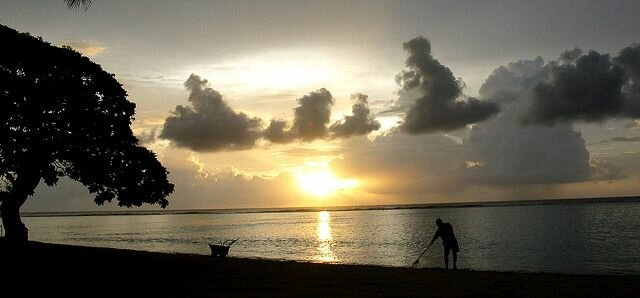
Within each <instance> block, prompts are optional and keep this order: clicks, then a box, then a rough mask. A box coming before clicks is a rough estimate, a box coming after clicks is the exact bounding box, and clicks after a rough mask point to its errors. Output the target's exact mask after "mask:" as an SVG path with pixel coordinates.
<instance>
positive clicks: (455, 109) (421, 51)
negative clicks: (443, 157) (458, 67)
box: [396, 36, 500, 134]
mask: <svg viewBox="0 0 640 298" xmlns="http://www.w3.org/2000/svg"><path fill="white" fill-rule="evenodd" d="M404 49H405V50H406V51H407V52H408V53H409V57H408V58H407V61H406V65H407V67H408V70H404V71H402V72H401V73H400V74H398V76H397V77H396V80H397V81H398V83H399V84H401V86H402V87H403V89H405V90H412V89H415V88H417V89H418V90H419V91H420V92H421V97H419V98H417V99H416V100H415V102H414V103H413V104H412V105H411V107H410V108H409V110H408V111H407V112H406V113H405V115H404V119H403V122H402V124H401V125H400V129H401V130H402V131H404V132H406V133H409V134H421V133H433V132H447V131H452V130H456V129H459V128H462V127H465V126H466V125H468V124H472V123H476V122H480V121H483V120H486V119H488V118H489V117H491V116H493V115H495V114H496V113H498V112H499V110H500V109H499V106H498V104H497V103H494V102H488V101H480V100H478V99H476V98H467V99H461V96H462V85H463V84H462V82H460V81H459V80H456V78H455V77H454V76H453V73H452V72H451V70H450V69H449V68H447V67H446V66H444V65H442V64H441V63H440V62H439V61H438V60H436V59H435V58H433V56H432V55H431V44H430V43H429V41H428V40H427V39H426V38H424V37H422V36H420V37H416V38H414V39H412V40H410V41H408V42H406V43H405V44H404Z"/></svg>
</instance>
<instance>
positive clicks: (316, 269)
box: [0, 242, 640, 297]
mask: <svg viewBox="0 0 640 298" xmlns="http://www.w3.org/2000/svg"><path fill="white" fill-rule="evenodd" d="M0 258H1V263H0V264H1V265H0V272H1V276H0V277H1V278H2V279H1V280H2V284H4V285H6V286H1V287H0V288H3V289H4V290H7V289H8V288H14V289H13V290H18V291H20V292H21V294H20V295H19V296H23V295H26V296H34V295H42V294H46V295H47V296H49V297H56V296H57V295H65V296H66V297H68V296H85V297H92V296H102V297H105V296H111V297H116V296H117V297H129V296H137V297H203V296H225V297H228V296H360V297H366V296H479V295H482V296H487V295H490V296H563V297H566V296H606V297H611V296H627V297H631V296H636V295H637V294H638V291H640V275H632V276H617V275H606V276H602V275H565V274H543V273H515V272H487V271H471V270H458V271H444V270H440V269H412V268H389V267H379V266H360V265H331V264H311V263H300V262H281V261H270V260H254V259H240V258H213V257H209V256H201V255H188V254H166V253H152V252H142V251H133V250H121V249H110V248H93V247H80V246H70V245H57V244H44V243H38V242H31V243H29V245H28V246H26V247H24V248H22V249H20V251H19V252H16V251H14V250H11V249H9V248H7V247H6V245H5V244H2V243H0ZM5 293H6V292H5ZM2 296H3V297H4V295H2ZM7 297H9V296H7Z"/></svg>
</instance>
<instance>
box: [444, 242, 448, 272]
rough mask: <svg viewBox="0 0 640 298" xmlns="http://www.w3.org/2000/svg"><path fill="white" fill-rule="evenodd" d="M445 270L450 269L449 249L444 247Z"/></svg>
mask: <svg viewBox="0 0 640 298" xmlns="http://www.w3.org/2000/svg"><path fill="white" fill-rule="evenodd" d="M444 269H449V248H448V247H446V246H445V247H444Z"/></svg>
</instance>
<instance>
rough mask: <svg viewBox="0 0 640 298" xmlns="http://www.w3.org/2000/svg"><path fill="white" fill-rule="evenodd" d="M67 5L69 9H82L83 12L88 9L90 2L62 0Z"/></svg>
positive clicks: (84, 0) (87, 0)
mask: <svg viewBox="0 0 640 298" xmlns="http://www.w3.org/2000/svg"><path fill="white" fill-rule="evenodd" d="M64 2H66V3H67V7H68V8H69V9H77V8H80V7H82V8H83V9H84V10H87V9H89V6H91V0H64Z"/></svg>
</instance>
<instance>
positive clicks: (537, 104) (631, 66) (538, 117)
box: [524, 45, 640, 125]
mask: <svg viewBox="0 0 640 298" xmlns="http://www.w3.org/2000/svg"><path fill="white" fill-rule="evenodd" d="M580 53H581V51H580V50H579V49H575V50H573V51H570V52H565V53H564V54H562V56H561V57H562V59H561V61H560V62H551V63H549V65H548V68H549V78H548V79H547V80H544V81H541V82H538V83H537V84H536V85H535V86H533V88H532V93H531V104H530V106H529V109H528V111H527V112H526V114H525V116H524V120H525V122H528V123H534V124H545V125H554V124H556V123H563V122H565V123H566V122H574V121H582V122H602V121H604V120H607V119H619V118H638V117H640V85H638V80H639V78H640V76H639V75H640V62H638V61H640V46H638V45H634V46H632V47H627V48H625V49H623V50H622V51H621V52H620V55H619V56H618V57H616V58H614V59H612V58H611V57H610V56H609V55H608V54H600V53H598V52H596V51H590V52H589V53H587V54H586V55H580Z"/></svg>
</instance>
